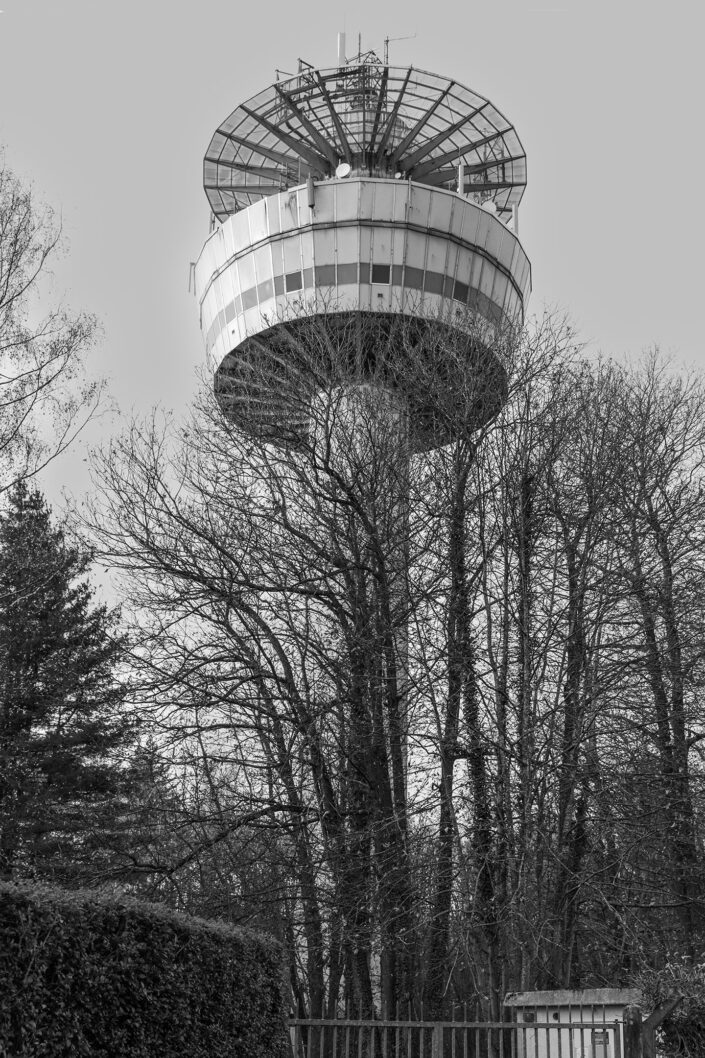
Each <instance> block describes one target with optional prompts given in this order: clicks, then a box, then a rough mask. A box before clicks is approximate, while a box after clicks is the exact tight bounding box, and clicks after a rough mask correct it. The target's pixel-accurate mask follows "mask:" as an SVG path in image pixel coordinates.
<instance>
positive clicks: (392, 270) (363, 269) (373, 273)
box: [206, 261, 520, 352]
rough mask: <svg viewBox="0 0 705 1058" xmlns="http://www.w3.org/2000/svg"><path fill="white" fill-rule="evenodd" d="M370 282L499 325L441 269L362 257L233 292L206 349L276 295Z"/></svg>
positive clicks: (496, 309) (493, 306)
mask: <svg viewBox="0 0 705 1058" xmlns="http://www.w3.org/2000/svg"><path fill="white" fill-rule="evenodd" d="M314 271H315V282H314ZM370 282H371V283H373V284H375V283H376V284H380V285H389V284H390V282H391V284H392V286H395V287H404V288H405V289H407V290H418V291H423V292H424V293H428V294H438V295H440V296H441V297H446V298H452V300H453V301H458V302H460V303H461V304H463V305H468V306H469V307H470V309H471V310H472V311H474V312H478V313H479V314H480V315H481V316H483V317H484V318H485V319H487V320H489V321H490V322H491V323H494V324H496V325H499V324H501V322H502V317H503V311H502V308H501V306H500V305H498V304H497V303H496V302H494V301H492V300H491V299H490V298H489V297H487V295H486V294H483V293H482V292H481V291H479V290H472V289H471V288H470V287H469V285H468V284H467V283H461V282H460V280H457V279H453V277H452V276H447V275H443V274H442V273H441V272H431V271H426V272H425V271H424V269H423V268H413V267H411V266H409V265H388V264H372V265H370V264H368V263H366V262H362V261H361V262H354V263H352V264H338V265H333V264H330V265H317V266H316V268H315V270H314V269H313V268H304V269H303V270H301V271H294V272H287V273H286V274H285V275H278V276H274V277H273V278H272V279H265V280H263V282H261V283H258V284H257V285H256V286H253V287H250V289H249V290H244V291H243V292H242V294H237V295H236V296H235V298H234V299H233V300H232V301H231V302H230V303H229V304H227V305H226V306H225V308H224V309H221V310H220V311H219V312H218V314H217V315H216V317H215V319H214V320H213V322H212V324H211V325H210V327H209V328H208V332H207V334H206V349H207V350H208V352H210V350H211V349H212V347H213V345H214V344H215V341H216V339H217V338H218V335H219V334H220V332H221V331H222V330H223V329H224V328H225V326H226V325H227V324H228V323H231V322H232V320H234V319H235V317H236V316H239V315H240V313H242V312H245V311H246V310H247V309H253V308H256V307H257V306H258V305H259V304H262V303H263V302H265V301H269V300H271V298H273V297H275V296H276V295H280V294H285V293H286V294H295V293H296V292H297V291H300V290H305V289H306V290H311V289H312V288H314V287H335V286H338V287H340V286H346V285H351V284H352V285H355V284H357V283H365V284H369V283H370ZM505 284H506V280H505ZM513 293H514V297H511V294H510V297H509V299H508V300H509V301H510V303H512V304H513V307H514V308H516V307H517V306H518V304H520V302H519V297H518V294H516V292H513Z"/></svg>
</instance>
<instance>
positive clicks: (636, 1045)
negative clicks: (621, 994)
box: [624, 1006, 644, 1058]
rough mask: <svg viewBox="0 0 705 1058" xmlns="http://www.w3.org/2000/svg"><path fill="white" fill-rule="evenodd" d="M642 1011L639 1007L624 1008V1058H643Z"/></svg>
mask: <svg viewBox="0 0 705 1058" xmlns="http://www.w3.org/2000/svg"><path fill="white" fill-rule="evenodd" d="M643 1053H644V1052H643V1050H642V1046H641V1011H640V1009H639V1007H634V1006H629V1007H625V1008H624V1058H642V1056H643Z"/></svg>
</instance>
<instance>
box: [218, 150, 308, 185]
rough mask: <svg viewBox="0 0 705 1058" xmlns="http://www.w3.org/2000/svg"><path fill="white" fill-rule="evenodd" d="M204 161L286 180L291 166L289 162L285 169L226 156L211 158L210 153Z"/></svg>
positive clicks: (239, 171)
mask: <svg viewBox="0 0 705 1058" xmlns="http://www.w3.org/2000/svg"><path fill="white" fill-rule="evenodd" d="M204 161H206V162H211V164H212V165H222V166H224V167H225V168H226V169H232V170H234V171H235V172H237V173H252V174H253V176H263V177H282V178H283V179H285V180H286V179H287V177H288V175H289V169H290V168H291V165H290V164H289V165H287V167H286V168H285V169H272V168H271V167H270V166H266V165H248V164H247V163H246V162H231V161H227V160H226V159H225V158H211V157H210V156H209V155H206V157H205V159H204ZM289 163H291V159H289Z"/></svg>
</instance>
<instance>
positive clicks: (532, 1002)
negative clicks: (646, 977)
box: [504, 988, 643, 1007]
mask: <svg viewBox="0 0 705 1058" xmlns="http://www.w3.org/2000/svg"><path fill="white" fill-rule="evenodd" d="M642 999H643V996H642V994H641V992H640V991H639V989H638V988H574V989H570V988H558V989H554V990H549V991H546V992H508V993H507V995H506V996H505V997H504V1005H505V1006H506V1007H580V1006H583V1007H589V1006H625V1007H626V1006H630V1005H631V1004H637V1005H638V1004H639V1003H641V1001H642Z"/></svg>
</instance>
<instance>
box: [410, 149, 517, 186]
mask: <svg viewBox="0 0 705 1058" xmlns="http://www.w3.org/2000/svg"><path fill="white" fill-rule="evenodd" d="M524 160H525V155H523V154H514V155H510V156H509V157H507V158H492V159H491V160H489V161H486V162H480V163H479V164H478V165H466V166H465V175H466V176H470V175H472V174H473V173H482V172H485V170H487V169H494V168H495V167H496V166H498V165H511V163H512V162H523V161H524ZM457 179H458V170H457V169H456V168H455V167H454V166H448V168H447V169H437V170H436V171H435V172H431V173H429V174H428V176H427V177H426V178H425V180H424V183H425V184H430V185H431V186H432V187H437V186H439V185H440V184H445V183H447V182H448V181H449V180H457ZM473 186H474V185H473ZM512 187H523V181H521V180H514V181H513V182H512Z"/></svg>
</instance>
